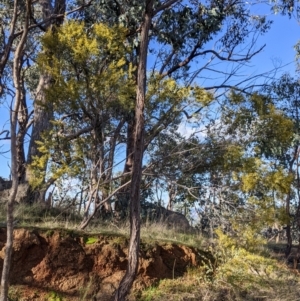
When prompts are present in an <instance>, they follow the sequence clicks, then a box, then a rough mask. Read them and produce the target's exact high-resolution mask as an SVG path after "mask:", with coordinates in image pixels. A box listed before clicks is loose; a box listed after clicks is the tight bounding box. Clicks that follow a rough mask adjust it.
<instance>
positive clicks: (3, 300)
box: [0, 0, 30, 301]
mask: <svg viewBox="0 0 300 301" xmlns="http://www.w3.org/2000/svg"><path fill="white" fill-rule="evenodd" d="M14 6H15V7H17V0H15V2H14ZM29 12H30V0H27V1H26V15H25V20H24V24H23V34H22V36H21V38H20V41H19V43H18V45H17V47H16V50H15V54H14V61H13V81H14V88H15V91H16V94H15V101H14V107H13V108H12V111H11V117H10V132H11V133H10V134H11V175H12V188H11V192H10V196H9V200H8V203H7V240H6V248H5V256H4V262H3V269H2V277H1V288H0V301H7V298H8V287H9V272H10V266H11V254H12V249H13V220H14V216H13V214H14V202H15V198H16V195H17V192H18V184H19V181H18V162H17V149H18V147H17V142H18V141H17V123H18V112H19V108H20V105H21V101H22V93H23V86H22V78H21V68H22V56H23V52H24V46H25V42H26V39H27V35H28V26H29V18H30V14H29Z"/></svg>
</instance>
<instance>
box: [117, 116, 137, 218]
mask: <svg viewBox="0 0 300 301" xmlns="http://www.w3.org/2000/svg"><path fill="white" fill-rule="evenodd" d="M134 124H135V120H134V118H130V119H128V120H127V142H126V162H125V166H124V170H123V172H124V173H125V174H130V173H131V172H132V167H133V160H134V159H133V153H134V128H135V126H134ZM129 177H130V176H125V177H124V178H123V179H122V180H121V185H123V184H124V183H126V182H128V178H129ZM129 201H130V187H124V189H122V191H120V193H119V195H118V201H117V202H116V204H115V213H116V215H117V217H118V218H120V219H122V218H124V217H125V216H126V212H127V210H128V207H129Z"/></svg>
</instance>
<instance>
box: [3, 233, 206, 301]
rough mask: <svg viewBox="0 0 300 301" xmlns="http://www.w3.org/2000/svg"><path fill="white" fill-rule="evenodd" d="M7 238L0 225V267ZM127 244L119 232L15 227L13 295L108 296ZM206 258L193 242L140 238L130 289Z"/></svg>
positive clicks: (173, 275) (118, 275) (182, 270)
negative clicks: (148, 240) (137, 258)
mask: <svg viewBox="0 0 300 301" xmlns="http://www.w3.org/2000/svg"><path fill="white" fill-rule="evenodd" d="M5 241H6V229H4V228H0V249H1V251H0V267H1V269H2V265H3V258H4V251H5ZM127 245H128V240H127V238H125V237H120V236H113V235H103V234H101V235H90V236H87V235H84V234H80V233H77V232H72V231H66V230H38V229H31V230H28V229H16V230H15V231H14V251H13V258H12V269H11V276H10V284H11V290H10V294H11V299H13V300H22V301H31V300H36V301H38V300H41V301H44V300H72V301H73V300H74V301H75V300H99V301H100V300H101V301H105V300H110V299H111V296H112V295H113V292H114V291H115V289H116V288H117V286H118V284H119V282H120V280H121V278H122V277H123V275H124V273H125V270H126V266H127V254H128V249H127ZM208 258H211V256H210V254H209V253H207V252H204V251H200V250H197V249H195V248H193V247H187V246H184V245H175V244H169V243H158V242H151V243H142V244H141V251H140V265H139V271H138V277H137V279H136V281H135V283H134V290H135V291H136V292H137V291H138V290H141V289H143V288H145V287H147V286H150V285H153V284H155V283H157V282H158V281H159V280H160V279H165V278H176V277H179V276H182V275H183V274H184V273H185V272H186V271H187V269H188V268H189V267H196V266H199V265H201V264H203V263H204V262H207V261H208ZM60 297H61V299H59V298H60ZM55 298H57V299H55ZM62 298H63V299H62Z"/></svg>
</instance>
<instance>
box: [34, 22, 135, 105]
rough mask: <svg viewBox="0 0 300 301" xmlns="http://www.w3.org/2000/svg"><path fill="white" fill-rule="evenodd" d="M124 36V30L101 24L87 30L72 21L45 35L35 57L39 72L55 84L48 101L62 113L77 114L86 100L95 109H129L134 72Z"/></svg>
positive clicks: (48, 95)
mask: <svg viewBox="0 0 300 301" xmlns="http://www.w3.org/2000/svg"><path fill="white" fill-rule="evenodd" d="M126 33H127V30H126V29H125V28H123V27H117V26H115V27H108V26H107V25H105V24H103V23H99V24H94V26H93V27H92V29H89V30H87V29H86V28H85V25H84V23H80V22H75V21H69V22H68V23H66V24H65V25H64V26H61V27H60V28H58V29H57V31H56V32H55V33H52V32H51V31H48V32H47V33H46V34H45V36H44V37H43V38H42V40H41V41H42V45H43V51H42V52H41V53H40V54H39V56H38V64H39V66H40V68H41V69H43V70H46V71H47V72H48V73H49V75H51V77H52V78H53V81H54V83H55V84H54V85H52V87H51V89H49V90H48V91H47V99H48V100H49V101H51V102H53V103H54V104H55V105H56V108H57V109H58V110H63V111H64V109H66V110H68V109H69V108H70V107H71V108H73V109H75V108H76V109H78V110H79V109H80V108H81V105H82V102H83V103H85V102H86V101H87V100H88V101H93V102H96V103H97V109H101V107H104V105H105V106H108V105H110V106H116V105H117V106H123V107H124V108H127V107H131V108H132V107H133V103H132V96H133V95H134V92H135V86H134V79H133V71H134V68H133V67H132V65H131V64H129V63H127V62H126V55H127V54H129V53H130V52H131V49H130V47H127V46H126V41H125V37H126ZM116 92H117V93H116ZM112 95H113V97H112ZM99 106H100V107H99Z"/></svg>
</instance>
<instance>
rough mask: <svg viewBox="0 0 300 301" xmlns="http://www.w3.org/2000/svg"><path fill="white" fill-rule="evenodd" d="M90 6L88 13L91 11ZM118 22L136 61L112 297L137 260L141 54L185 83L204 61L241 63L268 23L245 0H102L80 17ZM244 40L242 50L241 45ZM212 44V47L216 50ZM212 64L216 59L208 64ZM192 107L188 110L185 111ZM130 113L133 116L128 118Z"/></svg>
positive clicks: (120, 296) (123, 288)
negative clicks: (120, 256)
mask: <svg viewBox="0 0 300 301" xmlns="http://www.w3.org/2000/svg"><path fill="white" fill-rule="evenodd" d="M93 9H94V14H93ZM96 14H97V15H99V16H100V20H101V21H106V22H108V23H112V24H115V23H117V24H122V25H123V26H125V27H126V28H127V29H128V32H129V33H128V42H129V43H130V44H131V45H132V47H133V54H132V55H131V56H129V59H130V60H131V62H132V63H133V64H134V65H135V66H136V73H135V80H136V102H135V109H134V110H132V114H129V116H128V119H127V120H126V122H127V143H126V147H127V150H126V154H127V156H126V157H127V158H126V165H125V169H124V171H125V172H126V171H129V172H131V174H132V176H131V186H130V216H131V217H130V220H131V226H130V228H131V239H130V243H129V260H128V269H127V272H126V274H125V276H124V278H123V280H122V281H121V284H120V287H119V289H118V290H117V292H116V295H115V300H124V299H125V298H126V295H127V294H128V292H129V290H130V287H131V285H132V282H133V280H134V277H135V275H136V271H137V266H138V246H139V228H140V221H139V218H140V209H139V203H140V195H139V194H140V182H141V175H142V174H141V170H142V159H143V153H144V150H145V143H144V142H145V131H144V127H145V123H144V107H145V100H146V98H145V97H146V90H147V88H146V85H147V73H149V74H151V71H150V72H149V71H148V72H147V58H148V51H149V52H153V56H152V57H151V59H152V61H153V62H154V63H153V64H152V67H153V68H152V71H153V72H154V73H156V71H157V72H158V74H159V75H160V77H161V78H164V77H167V76H172V77H173V78H174V79H179V78H181V79H182V81H183V82H185V83H189V82H191V81H192V80H193V79H194V78H196V77H197V76H198V75H200V74H203V72H205V71H207V70H210V71H211V70H212V71H217V70H216V69H215V67H212V65H210V62H214V63H216V62H217V61H220V62H223V61H227V62H232V63H237V64H239V63H243V62H245V61H249V60H250V59H251V58H252V57H253V56H254V55H255V54H257V53H259V51H260V50H261V49H262V48H263V47H258V48H255V45H254V41H255V40H256V39H255V36H256V35H257V34H260V33H262V32H265V31H266V30H267V29H268V27H269V23H268V22H267V21H266V19H265V17H259V16H257V15H255V16H251V14H250V9H249V7H248V4H246V3H244V2H239V1H208V2H207V3H203V2H201V1H186V2H183V1H176V0H170V1H153V0H149V1H143V2H140V1H130V2H128V1H119V2H117V1H103V2H101V5H98V6H97V7H93V6H91V7H90V9H89V10H87V11H85V12H84V13H83V18H87V19H88V20H93V18H94V17H95V15H96ZM252 35H254V38H253V39H252V40H251V39H250V41H253V42H252V43H251V42H250V44H247V47H246V48H244V50H245V51H244V52H243V51H241V49H242V48H241V46H242V45H243V44H244V42H246V43H247V42H249V40H247V38H248V37H250V36H252ZM216 49H217V50H216ZM196 58H197V59H198V60H199V61H200V63H201V64H200V65H199V66H198V68H196V69H190V72H189V71H188V69H189V67H190V63H191V62H192V61H193V60H195V59H196ZM214 66H216V65H214ZM232 76H233V74H232V72H230V74H226V73H225V76H224V78H223V80H222V82H221V83H216V84H213V85H211V86H210V87H206V88H215V89H217V88H220V87H225V86H228V85H229V81H230V78H231V77H232ZM191 113H192V112H191ZM133 117H134V118H133Z"/></svg>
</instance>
